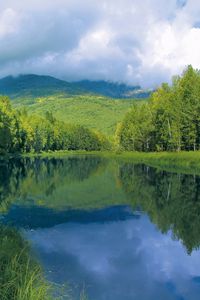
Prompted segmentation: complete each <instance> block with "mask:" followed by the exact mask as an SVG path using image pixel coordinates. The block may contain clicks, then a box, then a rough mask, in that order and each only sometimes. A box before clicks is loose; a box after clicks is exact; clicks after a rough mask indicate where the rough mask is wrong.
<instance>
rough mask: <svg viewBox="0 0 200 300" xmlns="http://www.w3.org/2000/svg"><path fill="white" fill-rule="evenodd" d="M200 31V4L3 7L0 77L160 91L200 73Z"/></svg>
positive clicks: (179, 0)
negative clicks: (176, 78)
mask: <svg viewBox="0 0 200 300" xmlns="http://www.w3.org/2000/svg"><path fill="white" fill-rule="evenodd" d="M199 24H200V3H199V2H198V1H196V0H188V1H186V0H168V1H166V0H143V1H137V0H123V1H122V0H102V1H98V0H84V1H82V0H73V1H72V0H57V1H53V0H43V1H39V0H34V1H33V0H29V1H24V0H21V1H18V0H2V1H1V3H0V43H1V47H0V76H1V77H3V76H5V75H9V74H19V73H38V74H50V75H54V76H57V77H60V78H64V79H67V80H79V79H106V80H113V81H124V82H127V83H129V84H141V85H142V86H144V87H152V86H156V85H158V84H160V83H161V82H162V81H169V80H170V78H171V76H172V75H174V74H176V73H180V72H182V70H183V69H184V67H185V66H186V65H188V64H192V65H193V66H194V67H195V68H200V56H199V53H200V28H199V27H200V26H199Z"/></svg>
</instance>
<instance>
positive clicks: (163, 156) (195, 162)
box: [24, 151, 200, 174]
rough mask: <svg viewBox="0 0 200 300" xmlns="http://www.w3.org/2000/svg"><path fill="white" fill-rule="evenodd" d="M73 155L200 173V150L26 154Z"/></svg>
mask: <svg viewBox="0 0 200 300" xmlns="http://www.w3.org/2000/svg"><path fill="white" fill-rule="evenodd" d="M71 155H96V156H101V157H106V158H114V159H119V160H123V161H130V162H134V163H144V164H146V165H149V166H152V167H156V168H158V169H164V170H166V171H171V172H182V173H187V174H200V151H195V152H194V151H189V152H187V151H181V152H150V153H145V152H119V153H118V152H114V151H113V152H112V151H110V152H109V151H107V152H103V151H102V152H101V151H92V152H87V151H56V152H42V153H40V154H36V153H32V154H24V156H25V157H26V156H28V157H49V158H51V157H55V158H65V157H66V156H71Z"/></svg>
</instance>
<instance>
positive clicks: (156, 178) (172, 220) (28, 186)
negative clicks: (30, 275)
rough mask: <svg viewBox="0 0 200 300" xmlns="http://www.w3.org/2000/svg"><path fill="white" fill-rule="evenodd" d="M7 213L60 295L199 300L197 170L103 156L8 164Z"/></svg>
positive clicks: (1, 201)
mask: <svg viewBox="0 0 200 300" xmlns="http://www.w3.org/2000/svg"><path fill="white" fill-rule="evenodd" d="M0 167H1V172H0V212H1V214H0V216H1V217H0V218H1V222H2V223H4V224H9V225H12V226H14V227H16V228H18V229H19V231H20V232H21V233H22V234H23V236H24V238H25V239H27V240H28V241H30V243H31V248H32V252H33V254H34V255H35V256H36V257H37V259H38V261H39V262H40V264H41V265H42V266H43V268H44V271H45V275H46V277H47V278H48V280H49V281H51V282H53V283H54V286H55V292H54V293H55V295H56V296H58V295H60V296H61V299H69V297H68V294H70V295H71V296H72V297H73V299H80V295H81V296H82V299H89V300H155V299H158V300H199V295H200V251H199V245H200V177H199V176H196V175H185V174H176V173H169V172H166V171H160V170H157V169H155V168H150V167H148V166H145V165H137V164H133V163H131V162H125V161H118V160H115V159H106V158H101V157H96V156H71V157H67V158H65V159H55V158H54V159H39V158H33V159H29V158H26V159H25V158H24V159H17V160H16V159H15V160H9V161H8V162H3V161H2V162H1V166H0Z"/></svg>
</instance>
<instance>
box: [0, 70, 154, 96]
mask: <svg viewBox="0 0 200 300" xmlns="http://www.w3.org/2000/svg"><path fill="white" fill-rule="evenodd" d="M150 93H151V91H149V90H142V89H141V88H140V87H139V86H127V85H125V84H121V83H112V82H107V81H89V80H83V81H78V82H67V81H64V80H60V79H56V78H54V77H51V76H40V75H34V74H30V75H19V76H17V77H13V76H7V77H4V78H2V79H0V94H2V95H8V96H10V97H11V99H14V98H19V97H33V98H34V97H45V96H51V95H55V94H63V95H65V96H70V97H71V96H73V95H81V94H95V95H102V96H106V97H111V98H121V99H126V98H138V99H139V98H147V97H148V96H149V95H150Z"/></svg>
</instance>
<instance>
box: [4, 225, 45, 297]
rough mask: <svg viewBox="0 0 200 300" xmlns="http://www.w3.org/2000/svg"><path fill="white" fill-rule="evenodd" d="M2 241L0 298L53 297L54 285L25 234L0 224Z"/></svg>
mask: <svg viewBox="0 0 200 300" xmlns="http://www.w3.org/2000/svg"><path fill="white" fill-rule="evenodd" d="M0 245H1V248H0V299H1V300H49V299H50V296H49V289H50V286H49V284H48V283H47V281H46V280H45V279H44V277H43V273H42V270H41V268H40V267H39V266H38V265H37V263H36V262H35V261H34V260H33V259H31V258H30V253H29V251H30V250H29V246H28V243H26V242H25V241H24V240H23V238H22V237H21V235H20V234H19V233H18V232H17V231H16V230H15V229H12V228H8V227H5V226H0Z"/></svg>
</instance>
